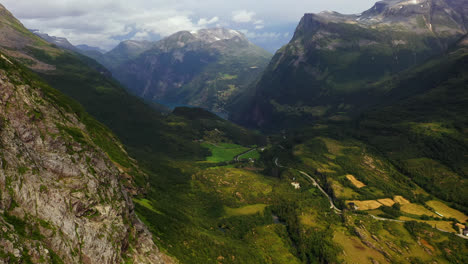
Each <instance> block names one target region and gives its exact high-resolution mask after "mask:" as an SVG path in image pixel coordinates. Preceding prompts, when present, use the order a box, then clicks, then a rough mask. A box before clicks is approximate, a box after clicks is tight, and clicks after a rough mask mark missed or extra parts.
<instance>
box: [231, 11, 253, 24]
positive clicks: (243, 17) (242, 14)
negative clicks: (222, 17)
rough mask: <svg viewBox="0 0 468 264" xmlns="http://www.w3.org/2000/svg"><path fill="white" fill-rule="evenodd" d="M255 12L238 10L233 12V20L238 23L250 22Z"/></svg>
mask: <svg viewBox="0 0 468 264" xmlns="http://www.w3.org/2000/svg"><path fill="white" fill-rule="evenodd" d="M254 16H255V12H251V11H246V10H238V11H234V12H232V20H233V21H234V22H237V23H248V22H251V21H252V20H253V18H254Z"/></svg>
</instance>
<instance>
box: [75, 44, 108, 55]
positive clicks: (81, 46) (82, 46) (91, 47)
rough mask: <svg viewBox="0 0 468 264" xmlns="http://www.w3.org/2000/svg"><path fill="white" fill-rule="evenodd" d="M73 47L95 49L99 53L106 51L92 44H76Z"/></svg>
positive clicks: (86, 49) (85, 49) (83, 49)
mask: <svg viewBox="0 0 468 264" xmlns="http://www.w3.org/2000/svg"><path fill="white" fill-rule="evenodd" d="M75 47H77V48H78V49H80V50H82V51H97V52H99V53H106V51H105V50H103V49H101V48H99V47H93V46H89V45H86V44H80V45H76V46H75Z"/></svg>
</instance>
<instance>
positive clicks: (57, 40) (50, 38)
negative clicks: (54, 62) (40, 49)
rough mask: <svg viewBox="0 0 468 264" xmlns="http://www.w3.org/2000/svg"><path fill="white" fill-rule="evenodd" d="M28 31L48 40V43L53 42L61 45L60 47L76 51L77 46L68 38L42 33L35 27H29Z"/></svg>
mask: <svg viewBox="0 0 468 264" xmlns="http://www.w3.org/2000/svg"><path fill="white" fill-rule="evenodd" d="M30 31H31V32H32V33H34V34H35V35H37V36H39V37H40V38H41V39H43V40H45V41H47V42H49V43H52V44H55V45H57V46H58V47H61V48H64V49H68V50H74V51H76V50H77V48H76V47H75V46H73V44H71V43H70V42H69V41H68V39H66V38H61V37H55V36H50V35H48V34H46V33H43V32H41V31H39V30H37V29H30Z"/></svg>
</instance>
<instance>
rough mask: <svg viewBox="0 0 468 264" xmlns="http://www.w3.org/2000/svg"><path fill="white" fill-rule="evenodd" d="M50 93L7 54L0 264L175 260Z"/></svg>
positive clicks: (0, 83) (0, 88)
mask: <svg viewBox="0 0 468 264" xmlns="http://www.w3.org/2000/svg"><path fill="white" fill-rule="evenodd" d="M50 91H51V88H48V87H46V85H45V84H43V83H41V82H39V81H36V80H34V78H29V73H25V72H23V71H22V70H20V69H19V68H18V67H17V66H16V65H14V64H13V63H11V62H10V61H7V60H6V57H5V56H3V55H2V59H0V259H1V260H0V263H2V262H5V263H11V262H20V261H26V262H27V261H29V260H30V261H32V262H33V263H39V262H46V263H60V262H59V260H61V261H63V263H123V262H126V261H128V262H134V263H168V262H170V259H168V258H167V257H165V256H163V254H162V253H160V252H159V250H158V248H157V247H156V246H155V244H154V243H153V241H152V239H151V234H150V233H149V232H148V230H147V229H146V228H145V226H144V225H143V224H142V223H141V222H140V220H139V219H138V218H137V217H136V215H135V213H134V211H133V204H132V200H131V198H130V197H129V196H128V194H127V192H126V191H125V188H123V187H122V184H121V173H120V172H119V170H118V169H117V168H116V166H115V165H114V164H113V162H112V161H111V160H110V159H109V158H108V156H107V155H106V153H104V152H103V151H102V150H101V149H100V148H99V147H98V146H97V145H96V144H95V143H93V140H92V138H91V137H92V136H91V134H90V133H88V130H87V127H86V126H85V125H84V124H83V123H82V122H81V121H80V117H79V116H77V115H76V114H75V112H74V111H73V110H72V108H71V107H69V106H67V105H63V101H61V99H60V98H61V97H60V96H58V95H57V93H56V92H55V93H54V92H50ZM164 258H165V259H166V260H164Z"/></svg>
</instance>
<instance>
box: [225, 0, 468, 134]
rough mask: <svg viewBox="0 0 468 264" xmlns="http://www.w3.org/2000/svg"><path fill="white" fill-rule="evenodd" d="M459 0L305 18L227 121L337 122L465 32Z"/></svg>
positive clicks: (399, 3)
mask: <svg viewBox="0 0 468 264" xmlns="http://www.w3.org/2000/svg"><path fill="white" fill-rule="evenodd" d="M467 16H468V10H467V9H466V5H464V1H459V0H457V1H444V0H431V1H415V2H412V1H390V0H388V1H381V2H378V3H377V4H376V5H375V6H374V7H373V8H371V9H369V10H368V11H366V12H364V13H362V14H359V15H341V14H338V13H334V12H322V13H319V14H306V15H305V16H304V17H303V18H302V20H301V22H300V24H299V25H298V27H297V29H296V32H295V35H294V37H293V39H292V40H291V42H290V43H289V44H288V45H286V46H285V47H283V48H282V49H281V50H279V51H278V52H277V53H276V54H275V56H274V58H273V60H272V62H271V63H270V65H269V66H268V69H267V70H266V72H265V74H264V75H263V77H262V78H261V80H260V82H259V83H258V84H257V86H256V91H255V93H254V94H253V95H252V94H251V95H247V96H244V97H242V98H241V99H240V100H239V101H238V103H237V104H234V106H233V107H236V108H241V109H245V110H244V111H240V112H239V113H238V115H234V116H232V119H233V120H236V121H238V122H243V123H245V124H249V125H253V126H263V127H270V128H274V127H275V126H277V125H279V124H281V123H282V124H284V125H285V126H294V125H296V124H298V123H302V122H304V121H309V122H310V121H314V120H317V119H331V120H344V119H349V118H350V116H352V114H353V113H356V112H359V111H360V110H362V107H363V106H366V105H371V104H372V103H373V101H374V100H375V99H376V97H375V96H378V95H379V94H380V95H381V94H382V93H381V92H382V91H376V90H375V89H374V87H375V86H374V84H375V83H378V82H380V81H383V80H385V79H386V78H389V77H391V76H392V75H394V74H398V73H400V72H402V71H404V70H406V69H409V68H411V67H414V66H417V65H419V64H421V63H423V62H425V61H426V60H428V59H429V58H432V57H433V56H437V55H440V54H443V53H444V52H445V51H446V50H447V49H448V48H450V47H451V46H452V45H453V44H454V43H456V42H457V41H458V40H459V39H460V38H462V37H463V36H464V35H465V34H466V33H467V31H466V28H467V24H466V21H467Z"/></svg>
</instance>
